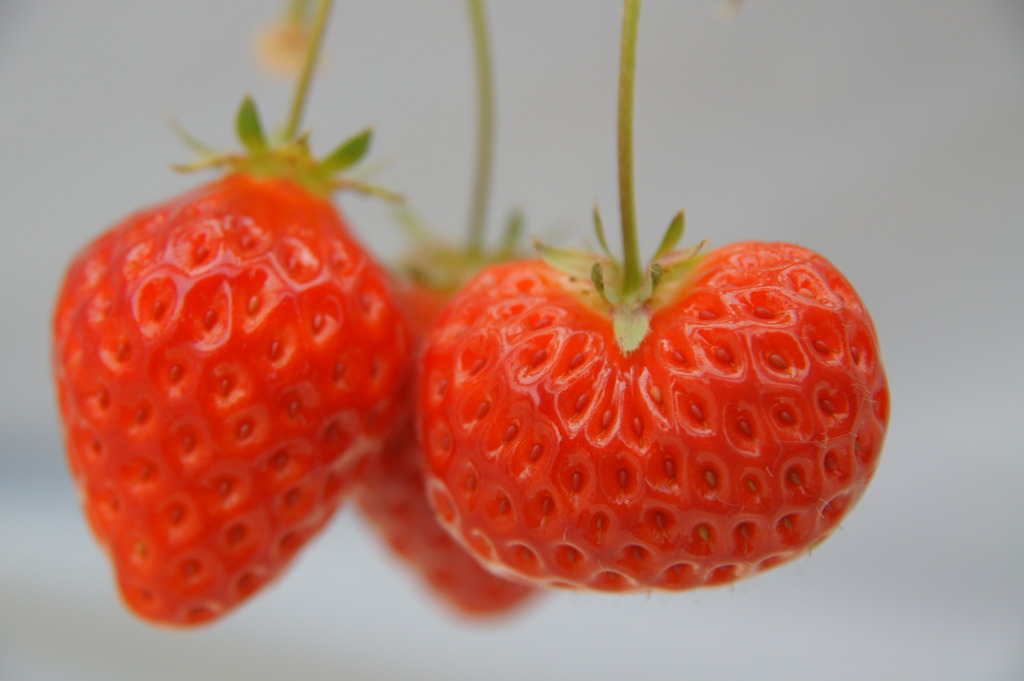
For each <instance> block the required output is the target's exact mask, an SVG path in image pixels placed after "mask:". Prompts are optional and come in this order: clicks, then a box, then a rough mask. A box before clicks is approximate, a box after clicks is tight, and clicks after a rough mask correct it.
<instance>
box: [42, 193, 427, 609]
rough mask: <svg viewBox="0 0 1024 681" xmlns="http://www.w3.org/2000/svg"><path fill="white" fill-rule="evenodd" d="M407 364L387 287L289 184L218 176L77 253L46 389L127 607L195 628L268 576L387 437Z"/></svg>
mask: <svg viewBox="0 0 1024 681" xmlns="http://www.w3.org/2000/svg"><path fill="white" fill-rule="evenodd" d="M410 347H411V343H410V340H409V332H408V328H407V325H406V323H405V321H404V317H403V316H402V314H401V312H400V311H399V310H398V308H397V306H396V304H395V303H394V301H393V296H392V292H391V290H390V284H389V282H388V278H387V275H386V273H385V272H384V271H383V270H382V269H381V268H380V267H379V266H378V265H377V264H376V263H374V262H373V260H372V259H371V257H370V256H369V255H368V254H367V252H366V251H365V250H364V249H363V248H362V247H361V246H360V245H359V244H358V243H357V242H356V241H355V240H354V239H353V238H352V236H351V235H350V234H349V231H348V228H347V225H346V224H345V223H344V222H343V221H342V219H341V217H340V216H339V214H338V212H337V211H336V210H335V208H334V207H333V206H332V204H331V203H330V202H329V201H327V200H324V199H321V198H318V197H316V196H314V195H312V194H310V193H309V192H307V191H306V190H305V189H303V188H301V187H299V186H298V185H296V184H293V183H291V182H289V181H287V180H283V179H254V178H252V177H250V176H248V175H240V174H239V175H233V176H229V177H227V178H225V179H222V180H219V181H216V182H213V183H211V184H208V185H206V186H203V187H201V188H199V189H197V190H195V191H192V192H190V193H187V194H185V195H183V196H180V197H178V198H175V199H173V200H170V201H168V202H166V203H163V204H160V205H157V206H154V207H152V208H149V209H148V210H144V211H142V212H140V213H137V214H135V215H133V216H131V217H129V218H128V219H126V220H125V221H124V222H122V223H120V224H119V225H117V226H116V227H114V228H113V229H111V230H110V231H108V232H107V233H106V234H104V235H102V236H101V237H99V238H98V239H97V240H96V241H94V242H93V243H92V244H90V245H89V246H87V247H86V248H85V249H83V250H82V251H81V252H80V253H79V254H78V255H77V256H76V257H75V258H74V260H73V261H72V263H71V265H70V268H69V270H68V272H67V275H66V279H65V281H64V284H63V287H62V289H61V291H60V295H59V298H58V301H57V305H56V311H55V318H54V362H55V374H56V381H57V389H58V395H59V403H60V411H61V415H62V417H63V423H64V432H65V440H66V444H67V452H68V460H69V463H70V467H71V471H72V474H73V476H74V479H75V482H76V484H77V486H78V490H79V493H80V496H81V501H82V504H83V507H84V510H85V513H86V516H87V518H88V520H89V523H90V525H91V526H92V529H93V531H94V532H95V534H96V537H97V538H98V539H99V542H100V544H101V545H102V546H103V547H104V548H105V549H106V551H107V552H108V553H109V555H110V558H111V560H112V562H113V565H114V569H115V572H116V577H117V582H118V585H119V588H120V591H121V594H122V596H123V598H124V600H125V602H126V603H127V604H128V606H129V607H130V608H131V609H132V610H133V611H135V612H136V613H137V614H138V615H140V616H142V617H143V618H146V619H148V620H152V621H154V622H158V623H163V624H169V625H189V624H196V623H200V622H206V621H209V620H212V619H214V618H217V617H219V616H221V615H223V614H225V613H227V612H228V611H230V610H231V609H232V608H234V607H235V606H237V605H238V604H239V603H241V602H243V601H244V600H245V599H247V598H248V597H249V596H251V595H252V594H253V593H254V592H256V591H258V590H259V589H260V588H261V587H262V586H264V585H265V584H266V583H268V582H270V581H271V580H273V579H274V578H275V577H277V576H278V575H279V574H280V573H281V572H282V570H284V569H285V567H286V566H288V565H289V563H290V562H291V561H292V559H293V558H294V557H295V555H296V553H297V552H298V551H299V549H301V548H302V546H303V545H304V544H306V542H307V541H309V540H310V539H311V538H312V537H313V536H314V535H316V534H317V532H318V531H319V530H320V529H321V528H323V527H324V525H325V523H326V522H327V521H328V520H329V519H330V518H331V516H332V514H333V513H334V511H335V510H336V508H337V507H338V505H339V503H340V501H341V499H342V496H343V494H344V493H345V492H346V491H347V488H348V487H349V484H350V481H351V477H352V475H353V472H354V468H355V467H356V466H357V465H358V463H359V461H360V460H361V458H362V457H363V456H364V455H365V454H367V453H372V452H374V451H377V450H378V449H379V448H380V446H381V444H382V442H383V441H384V439H385V438H386V437H387V436H389V434H390V432H391V431H392V430H393V428H394V427H395V425H396V423H397V422H398V420H399V418H400V416H401V414H402V412H403V409H402V401H401V399H400V396H399V395H398V392H399V391H400V389H402V388H403V387H404V386H405V385H406V384H407V373H408V365H409V353H410Z"/></svg>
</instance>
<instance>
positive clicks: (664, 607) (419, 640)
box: [0, 0, 1024, 681]
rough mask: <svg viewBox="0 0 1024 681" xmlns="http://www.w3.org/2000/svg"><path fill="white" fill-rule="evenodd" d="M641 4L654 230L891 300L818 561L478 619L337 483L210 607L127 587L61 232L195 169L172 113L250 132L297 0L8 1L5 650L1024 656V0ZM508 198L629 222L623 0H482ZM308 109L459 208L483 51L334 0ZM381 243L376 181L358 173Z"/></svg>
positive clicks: (496, 662)
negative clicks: (857, 492) (77, 400)
mask: <svg viewBox="0 0 1024 681" xmlns="http://www.w3.org/2000/svg"><path fill="white" fill-rule="evenodd" d="M716 1H717V0H696V1H693V2H682V1H679V0H673V1H669V0H649V2H647V3H646V5H645V8H644V15H643V17H642V24H641V26H642V30H641V44H640V56H639V69H640V71H639V76H638V89H637V97H638V101H637V117H636V123H637V133H636V144H637V181H638V185H639V188H638V201H639V217H640V221H641V224H642V230H643V239H644V245H645V249H646V251H647V252H650V251H651V250H652V249H653V248H654V246H655V245H656V242H657V239H658V238H659V236H660V233H661V230H662V229H663V228H664V226H665V225H666V224H667V222H668V220H669V219H670V217H671V216H672V215H673V213H674V212H675V211H676V210H677V209H679V208H682V207H685V208H686V209H687V217H688V225H689V237H690V239H691V240H696V239H699V238H703V237H708V238H710V239H711V240H712V242H713V243H718V244H724V243H727V242H729V241H733V240H737V239H746V238H758V239H772V240H774V239H780V240H788V241H793V242H796V243H801V244H803V245H806V246H809V247H811V248H814V249H816V250H819V251H821V252H822V253H824V254H825V255H826V256H827V257H829V258H830V259H832V260H833V261H834V262H835V263H836V264H837V265H839V267H840V268H841V269H842V270H843V271H844V272H845V273H846V275H847V276H848V278H849V279H850V280H852V281H853V283H854V285H855V286H856V287H857V288H858V290H859V291H860V293H861V295H862V297H863V298H864V300H865V302H866V303H867V305H868V307H869V309H870V310H871V312H872V314H873V316H874V319H875V322H876V325H877V327H878V332H879V336H880V339H881V343H882V350H883V356H884V360H885V363H886V367H887V369H888V373H889V378H890V384H891V390H892V424H891V428H890V432H889V437H888V440H887V443H886V446H885V450H884V453H883V457H882V463H881V467H880V469H879V472H878V474H877V477H876V479H875V482H874V483H873V485H872V487H871V488H870V489H869V491H868V493H867V495H866V496H865V497H864V499H863V501H862V502H861V504H860V506H859V507H857V508H856V509H855V510H854V512H853V513H852V514H851V515H850V516H849V518H848V519H847V521H846V522H845V523H844V525H843V529H842V530H841V531H840V532H838V533H837V534H836V535H835V536H834V537H833V538H832V539H830V540H829V541H828V542H827V543H826V544H825V545H824V546H822V547H821V548H820V549H818V550H817V551H816V552H815V553H814V554H813V555H812V556H811V557H809V558H806V559H802V560H800V561H798V562H796V563H794V564H791V565H789V566H786V567H784V568H780V569H779V570H777V571H775V572H772V573H768V574H765V575H763V576H760V577H757V578H756V579H753V580H751V581H748V582H745V583H741V584H739V585H737V586H735V587H734V588H726V589H719V590H713V591H702V592H693V593H684V594H661V593H659V594H654V595H636V596H604V595H587V594H573V593H556V594H553V595H551V596H550V597H548V598H546V599H545V600H544V601H542V602H539V603H537V604H536V605H535V606H534V607H532V608H530V609H528V610H526V611H525V612H524V613H522V614H521V615H519V616H518V617H514V618H512V619H510V620H507V621H503V622H499V623H494V624H490V625H480V624H472V623H465V622H463V621H461V620H458V619H456V618H454V617H452V616H451V615H450V614H449V613H448V612H447V611H446V610H444V609H442V608H440V607H439V606H438V605H437V604H436V603H435V602H434V601H433V600H431V599H430V598H429V597H428V596H426V595H425V592H423V591H422V590H421V589H420V586H419V584H418V583H417V582H416V581H414V580H413V579H411V578H410V577H409V575H408V573H406V571H405V570H404V568H402V567H401V566H398V565H397V564H395V563H393V562H392V561H391V559H390V558H389V556H388V555H387V554H386V552H385V551H383V550H382V549H381V547H380V546H379V544H378V543H377V541H376V539H375V538H374V537H372V536H371V535H370V533H369V531H368V530H367V529H366V528H365V527H364V526H363V525H362V523H361V521H360V519H359V518H358V516H357V515H356V514H355V513H352V512H347V511H346V512H343V513H342V514H340V515H339V516H338V518H337V520H336V521H335V523H334V524H332V525H331V527H330V529H329V531H328V532H326V533H325V534H324V535H323V536H322V537H321V538H320V539H319V540H318V541H316V542H315V543H314V544H313V545H311V546H310V547H309V548H308V550H307V551H306V552H305V553H304V554H303V556H302V557H301V559H300V560H299V561H298V562H297V564H296V565H295V566H294V568H293V569H292V570H291V571H290V572H289V573H288V574H287V575H286V577H285V578H284V579H282V580H281V581H280V582H279V583H278V584H277V585H275V586H274V587H273V588H271V589H269V590H267V591H265V592H264V593H263V594H262V595H261V596H260V597H258V598H256V599H254V600H253V602H252V603H251V604H250V605H247V606H246V607H244V608H243V609H241V610H240V611H238V612H236V613H235V614H233V615H232V616H230V617H228V618H227V619H225V620H223V621H222V622H220V623H218V624H216V625H214V626H211V627H207V628H204V629H201V630H197V631H191V632H185V633H177V632H168V631H164V630H161V629H156V628H153V627H151V626H149V625H146V624H143V623H141V622H140V621H138V620H136V619H134V618H133V617H132V616H130V615H129V614H127V612H126V611H125V610H123V608H122V607H121V606H120V604H119V602H118V599H117V596H116V593H115V591H114V587H113V581H112V579H111V575H110V572H109V569H108V566H107V563H106V560H105V558H104V557H103V555H102V554H101V553H100V551H99V550H98V549H97V548H96V546H95V544H94V542H93V541H92V539H91V537H90V536H89V533H88V530H87V528H86V526H85V523H84V521H83V519H82V517H81V514H80V512H79V509H78V506H77V501H76V499H75V495H74V492H73V489H72V486H71V483H70V481H69V479H68V476H67V473H66V471H65V467H64V463H63V452H62V447H61V443H60V437H59V432H58V427H57V423H56V416H55V409H54V398H53V389H52V386H51V380H50V374H49V356H48V352H49V332H48V325H49V315H50V310H51V307H52V303H53V299H54V296H55V292H56V288H57V286H58V283H59V280H60V276H61V273H62V270H63V267H64V265H65V264H66V262H67V261H68V259H69V258H70V256H71V254H72V253H73V252H74V251H75V250H76V249H77V248H78V247H80V246H81V245H82V244H83V243H85V242H86V241H87V240H88V239H90V238H91V237H92V236H93V235H95V234H96V233H97V232H98V231H99V230H101V229H103V228H105V227H106V226H108V225H110V224H112V223H113V222H115V221H116V220H118V219H119V218H121V217H122V216H124V215H125V214H127V213H128V212H130V211H133V210H135V209H136V208H140V207H142V206H144V205H146V204H148V203H151V202H154V201H157V200H160V199H164V198H168V197H170V196H171V195H173V194H176V193H177V192H179V191H182V190H184V189H186V188H188V187H190V186H192V185H194V184H195V183H198V182H200V181H202V180H203V179H204V178H203V177H196V176H180V175H177V174H175V173H173V172H172V171H170V170H169V164H170V163H171V162H176V161H183V160H187V159H188V158H189V156H188V153H187V151H186V150H185V149H184V148H183V147H181V146H180V144H179V143H178V142H177V141H176V140H175V138H174V137H173V135H172V134H171V133H170V132H169V129H168V126H167V125H166V123H165V118H166V116H167V115H168V114H171V113H173V114H174V115H175V116H177V117H178V118H179V119H181V120H182V121H183V122H184V123H185V124H186V125H187V127H188V128H189V129H190V130H192V131H193V132H194V133H196V134H197V135H198V136H200V137H202V138H204V139H206V140H208V141H210V142H212V143H215V144H221V145H229V144H230V143H231V141H232V140H231V127H230V121H231V118H232V115H233V112H234V110H235V107H236V106H237V103H238V102H239V101H240V98H241V96H242V95H243V94H244V93H245V92H247V91H249V92H252V93H253V94H254V95H255V96H256V97H257V99H258V101H259V102H260V103H261V106H262V110H263V112H264V114H265V116H267V117H269V118H271V119H281V118H283V116H284V113H285V110H286V106H287V100H288V96H289V92H290V89H289V87H288V86H287V85H286V84H284V83H280V82H278V81H275V80H273V79H271V78H269V77H266V76H263V75H261V74H260V72H259V70H258V68H257V66H256V65H255V63H254V61H253V59H252V54H251V51H250V43H251V38H252V35H253V33H254V31H255V30H256V29H257V28H258V27H259V26H260V25H261V24H263V23H265V22H266V21H267V20H269V19H270V18H272V17H273V16H274V15H275V13H276V12H277V8H278V2H277V0H259V1H255V0H217V1H212V0H178V1H177V2H139V1H137V0H94V1H92V2H75V1H73V0H51V1H49V2H31V1H30V0H0V233H2V235H3V239H2V241H0V679H3V680H4V681H22V680H34V679H46V680H47V681H49V680H51V679H52V680H57V679H74V680H76V681H93V680H96V681H100V680H102V681H120V680H125V681H129V680H131V681H137V680H139V679H146V680H148V681H162V680H164V679H190V680H194V681H205V680H207V679H210V680H214V679H218V680H219V679H229V678H245V679H250V680H253V681H256V680H260V679H282V678H294V679H320V678H324V679H326V678H332V679H343V678H351V679H368V680H375V679H416V680H417V681H423V680H425V679H443V680H446V681H458V680H462V679H465V680H471V679H489V680H493V681H502V680H506V679H508V680H511V679H524V678H530V679H588V680H590V681H599V680H603V679H608V680H613V679H615V680H618V679H623V678H647V679H669V678H686V679H700V680H717V679H747V678H762V679H789V680H796V681H799V680H803V679H815V680H817V679H822V678H827V679H832V680H834V681H836V680H846V679H850V680H854V679H856V680H857V681H863V680H865V679H872V680H880V679H909V678H914V679H931V680H933V681H938V680H942V679H950V680H957V681H960V680H962V679H972V680H974V679H976V680H983V681H989V680H1000V681H1012V680H1019V679H1021V678H1024V645H1022V642H1024V587H1022V585H1021V576H1022V575H1024V522H1022V521H1024V510H1022V503H1021V500H1022V498H1024V456H1022V453H1024V437H1022V435H1021V432H1022V420H1024V419H1022V414H1024V397H1022V389H1021V386H1022V385H1024V361H1022V359H1021V346H1022V344H1024V322H1022V321H1021V320H1022V317H1024V305H1022V303H1021V295H1022V293H1024V275H1022V270H1021V266H1020V260H1021V257H1022V246H1024V238H1022V236H1021V232H1022V228H1024V4H1022V3H1020V2H1019V1H1017V0H970V1H959V2H958V1H956V0H903V1H900V2H881V1H877V0H876V1H859V2H850V1H848V0H844V1H842V2H840V1H839V0H821V1H817V2H812V1H811V0H805V1H798V0H778V1H764V0H755V1H752V2H749V3H748V4H747V6H746V8H745V10H744V11H743V13H742V14H741V15H740V17H739V18H738V19H737V20H736V21H734V22H723V21H720V20H718V19H717V18H716V17H715V12H714V10H715V7H716V5H715V2H716ZM491 5H492V7H491V10H492V12H491V14H492V16H491V19H492V26H493V31H494V39H495V50H496V55H495V61H496V67H497V70H498V94H499V101H498V107H499V119H498V124H499V139H498V167H497V173H496V177H495V181H496V185H495V209H494V210H493V211H492V215H491V217H492V224H494V225H497V224H498V223H499V222H501V219H502V217H503V215H504V214H505V212H506V211H507V210H508V209H509V208H511V207H513V206H522V207H523V208H524V209H525V210H526V212H527V217H528V227H529V228H530V230H531V232H534V233H541V234H544V235H546V236H547V237H548V238H549V239H552V240H555V241H558V242H561V243H565V244H579V243H582V242H583V240H584V238H585V236H586V235H588V234H589V229H590V228H589V219H588V215H589V211H590V207H591V205H592V202H593V201H594V199H595V198H596V199H599V200H600V202H601V204H602V205H603V206H604V207H605V215H606V223H607V224H609V226H614V225H615V224H616V221H615V220H614V219H613V216H614V214H615V206H616V201H617V197H616V193H615V186H616V185H615V165H614V164H615V156H614V126H615V113H614V107H615V99H614V98H615V85H616V84H615V79H616V76H615V69H616V67H617V59H618V47H617V39H618V32H619V27H618V22H619V18H620V6H619V2H617V1H613V0H492V3H491ZM327 50H328V52H329V58H328V64H327V67H326V68H325V70H324V71H323V72H322V74H321V76H322V77H321V79H320V80H319V81H318V83H317V85H316V88H315V90H314V92H313V99H312V102H311V106H310V108H309V110H308V116H307V119H306V120H307V121H308V122H309V123H310V124H311V125H312V126H313V127H314V129H315V133H314V137H313V141H314V145H316V144H317V143H319V144H320V146H319V147H318V148H320V149H321V150H323V149H325V148H326V147H327V146H328V145H330V144H331V143H333V142H334V141H337V140H340V139H341V138H342V137H344V136H347V135H348V134H350V133H352V132H354V131H356V130H358V129H360V128H362V127H363V126H365V125H368V124H373V125H374V126H375V128H376V130H377V133H378V135H377V142H376V146H375V150H374V151H375V156H376V157H377V158H380V159H384V160H387V161H389V163H390V164H389V165H388V166H387V167H386V169H385V170H384V171H383V172H382V173H381V174H380V176H379V177H378V179H379V180H380V181H381V182H383V183H385V184H387V185H389V186H391V187H394V188H396V189H400V190H402V191H404V192H406V193H407V194H408V196H409V197H410V199H411V200H412V202H413V204H414V205H415V207H416V208H417V209H418V210H419V211H420V212H421V213H422V214H424V215H425V216H426V217H427V218H428V219H429V220H430V221H431V222H432V223H434V224H435V225H437V226H438V229H439V230H440V231H442V232H444V233H446V234H449V235H451V236H452V237H456V236H457V235H458V234H460V233H461V229H462V224H463V222H464V220H465V217H464V216H465V212H466V211H465V209H466V205H467V202H468V197H467V189H468V184H469V172H470V171H469V166H470V160H471V158H472V143H473V134H474V131H473V115H474V112H473V99H472V85H473V80H472V78H473V75H472V68H471V62H470V47H469V42H468V33H467V25H466V18H465V16H464V8H463V6H462V3H460V2H457V1H456V0H378V1H376V2H368V1H364V2H356V1H355V0H339V2H338V6H337V11H336V12H335V14H334V17H333V22H332V25H331V28H330V32H329V35H328V43H327ZM340 202H341V204H342V206H343V209H344V210H345V211H346V212H347V213H348V214H349V215H350V216H351V217H352V218H353V220H354V223H355V228H356V230H357V232H358V233H359V235H360V236H361V238H362V239H363V240H364V241H365V242H367V243H368V244H369V245H370V246H371V247H372V248H373V249H374V250H375V251H376V252H377V253H378V254H379V255H380V256H381V258H382V259H384V260H389V259H393V257H394V256H395V255H396V253H397V250H398V249H399V248H400V245H401V243H402V238H401V236H400V235H399V233H398V230H397V229H395V228H394V227H393V225H392V223H391V221H390V218H389V213H388V211H387V210H386V209H385V208H383V207H381V206H380V205H378V204H375V203H374V202H372V201H367V200H365V199H361V198H358V197H353V196H342V197H341V198H340Z"/></svg>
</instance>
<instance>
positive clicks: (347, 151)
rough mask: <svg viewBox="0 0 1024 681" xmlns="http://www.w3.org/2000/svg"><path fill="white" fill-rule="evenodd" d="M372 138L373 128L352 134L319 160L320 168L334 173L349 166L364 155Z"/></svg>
mask: <svg viewBox="0 0 1024 681" xmlns="http://www.w3.org/2000/svg"><path fill="white" fill-rule="evenodd" d="M372 139H373V130H372V129H370V128H367V129H366V130H363V131H362V132H360V133H357V134H355V135H353V136H352V137H350V138H348V139H347V140H345V141H344V142H342V143H341V144H339V145H338V147H337V148H336V149H335V150H334V151H332V152H331V153H329V154H328V155H327V156H326V157H324V159H323V160H322V161H320V168H321V169H322V170H323V171H324V172H325V173H327V174H328V175H334V174H335V173H340V172H341V171H343V170H345V169H347V168H351V167H352V166H354V165H355V164H357V163H359V162H360V161H361V160H363V157H364V156H366V152H367V151H369V149H370V142H371V140H372Z"/></svg>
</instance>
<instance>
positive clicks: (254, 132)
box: [235, 95, 268, 154]
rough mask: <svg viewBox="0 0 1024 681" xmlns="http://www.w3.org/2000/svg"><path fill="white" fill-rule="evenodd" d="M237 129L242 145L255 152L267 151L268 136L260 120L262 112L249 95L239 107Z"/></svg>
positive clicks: (236, 121)
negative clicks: (257, 108) (260, 112)
mask: <svg viewBox="0 0 1024 681" xmlns="http://www.w3.org/2000/svg"><path fill="white" fill-rule="evenodd" d="M235 131H236V132H237V133H238V139H240V140H241V141H242V145H243V146H244V147H245V148H246V149H248V150H249V151H250V152H251V153H253V154H264V153H266V152H267V148H268V147H267V136H266V134H265V133H264V132H263V124H262V123H261V122H260V114H259V112H258V111H257V110H256V103H255V102H254V101H253V100H252V97H251V96H249V95H246V96H245V99H243V100H242V105H241V106H240V107H238V116H237V117H236V119H235Z"/></svg>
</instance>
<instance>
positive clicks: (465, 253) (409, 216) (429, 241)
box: [395, 205, 523, 295]
mask: <svg viewBox="0 0 1024 681" xmlns="http://www.w3.org/2000/svg"><path fill="white" fill-rule="evenodd" d="M395 220H396V222H397V223H398V225H399V226H400V227H402V229H403V230H404V231H405V233H406V235H407V236H408V237H409V239H410V241H411V242H412V243H413V248H411V249H409V252H408V253H407V254H406V256H405V257H404V258H403V259H402V260H401V261H400V262H399V263H398V264H397V267H398V269H399V270H400V271H401V272H403V273H404V274H405V276H406V277H407V278H408V279H409V280H410V281H413V282H415V283H417V284H420V285H423V286H425V287H427V288H429V289H431V290H433V291H437V292H439V293H443V294H447V295H454V294H455V293H456V292H458V291H459V289H461V288H462V287H463V286H465V284H466V283H467V282H468V281H469V279H470V278H472V277H473V275H475V274H476V273H477V272H479V271H480V270H481V269H483V268H484V267H487V266H488V265H493V264H497V263H502V262H508V261H510V260H514V259H517V258H519V257H521V256H522V253H521V252H520V248H519V242H520V237H521V236H522V232H523V216H522V213H520V212H519V211H514V212H513V213H512V214H511V215H510V216H509V218H508V221H507V222H506V223H505V229H504V232H503V233H502V237H501V240H500V242H499V243H498V245H497V246H496V247H494V248H467V247H466V246H463V245H458V244H452V243H448V242H445V241H441V240H439V239H438V238H437V237H436V236H434V235H435V234H436V233H437V230H435V229H432V228H430V227H429V226H427V225H426V224H425V223H424V222H423V220H421V219H420V218H419V216H417V215H416V214H415V213H413V212H412V211H411V210H410V209H409V208H408V207H407V206H405V205H402V206H399V207H398V209H397V211H396V213H395Z"/></svg>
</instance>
